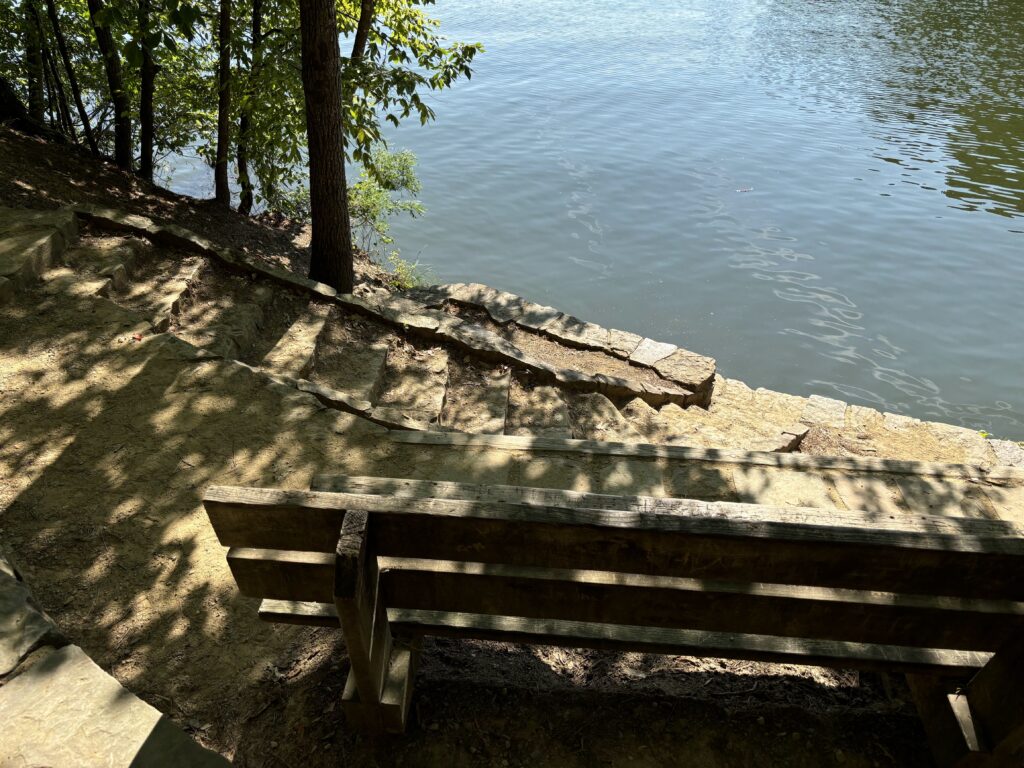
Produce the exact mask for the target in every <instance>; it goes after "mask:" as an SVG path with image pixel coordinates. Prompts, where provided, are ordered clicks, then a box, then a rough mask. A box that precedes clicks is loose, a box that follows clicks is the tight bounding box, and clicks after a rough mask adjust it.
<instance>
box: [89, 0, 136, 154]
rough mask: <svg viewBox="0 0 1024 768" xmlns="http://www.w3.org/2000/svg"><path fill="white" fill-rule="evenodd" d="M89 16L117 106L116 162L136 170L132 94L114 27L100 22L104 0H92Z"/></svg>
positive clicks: (115, 120) (114, 102)
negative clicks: (123, 74)
mask: <svg viewBox="0 0 1024 768" xmlns="http://www.w3.org/2000/svg"><path fill="white" fill-rule="evenodd" d="M88 3H89V19H90V20H91V21H92V28H93V31H94V32H95V33H96V45H97V46H98V47H99V50H100V56H102V57H103V69H104V71H105V72H106V75H107V86H108V87H109V88H110V101H111V103H112V104H113V105H114V162H115V163H117V165H119V166H120V167H121V168H124V169H125V170H129V171H130V170H131V169H132V121H131V114H130V112H129V107H128V95H127V94H126V93H125V90H124V81H123V80H122V78H121V56H120V55H119V54H118V52H117V47H116V45H115V43H114V38H113V35H111V34H110V27H108V26H107V25H106V24H100V23H99V22H98V18H99V15H100V14H101V13H102V11H103V2H102V0H88Z"/></svg>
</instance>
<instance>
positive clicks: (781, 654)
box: [388, 608, 991, 675]
mask: <svg viewBox="0 0 1024 768" xmlns="http://www.w3.org/2000/svg"><path fill="white" fill-rule="evenodd" d="M388 616H389V617H390V619H391V625H392V631H393V632H394V633H395V634H396V636H399V635H406V634H408V635H415V636H419V635H438V636H450V637H472V638H477V639H481V640H498V641H504V642H520V643H531V644H539V645H559V646H565V647H569V648H603V649H609V650H619V651H621V650H627V649H628V650H631V651H639V652H648V653H664V654H674V655H685V656H709V657H714V658H723V659H752V660H757V661H771V662H779V663H783V664H810V665H814V666H828V667H838V668H844V669H851V668H856V669H887V670H890V671H892V670H896V671H915V670H916V671H926V672H934V673H935V674H951V675H963V674H969V673H970V672H972V671H973V670H976V669H978V668H979V667H980V666H982V665H983V664H984V663H985V662H986V661H987V660H988V659H989V658H990V657H991V654H988V653H977V652H971V651H949V650H938V649H930V648H903V647H897V646H881V645H868V644H863V643H849V642H833V641H827V640H807V639H795V638H785V637H771V636H766V635H754V634H747V633H743V634H734V633H725V632H703V631H697V630H681V629H662V628H656V627H638V626H625V625H621V624H604V623H587V622H576V621H563V620H557V619H527V618H522V617H518V616H488V615H481V614H468V613H454V612H444V611H419V610H409V609H397V608H396V609H390V610H389V611H388Z"/></svg>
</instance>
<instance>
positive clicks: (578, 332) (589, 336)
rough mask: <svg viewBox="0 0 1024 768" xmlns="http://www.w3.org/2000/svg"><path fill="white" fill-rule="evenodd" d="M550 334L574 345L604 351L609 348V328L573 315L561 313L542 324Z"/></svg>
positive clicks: (545, 331)
mask: <svg viewBox="0 0 1024 768" xmlns="http://www.w3.org/2000/svg"><path fill="white" fill-rule="evenodd" d="M541 330H542V331H543V332H544V333H546V334H547V335H548V336H552V337H554V338H555V339H557V340H558V341H561V342H562V343H564V344H567V345H569V346H572V347H583V348H584V349H597V350H601V351H602V352H604V351H606V350H607V349H608V329H607V328H602V327H601V326H600V325H595V324H594V323H588V322H586V321H584V320H580V319H579V318H578V317H573V316H572V315H559V316H558V317H556V318H555V319H553V320H552V321H551V322H549V323H545V324H544V325H543V326H541Z"/></svg>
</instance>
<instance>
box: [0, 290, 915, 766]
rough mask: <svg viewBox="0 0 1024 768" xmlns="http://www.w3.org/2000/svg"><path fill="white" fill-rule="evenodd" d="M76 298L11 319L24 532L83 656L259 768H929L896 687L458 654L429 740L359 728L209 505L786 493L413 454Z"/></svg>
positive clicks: (8, 384) (753, 667)
mask: <svg viewBox="0 0 1024 768" xmlns="http://www.w3.org/2000/svg"><path fill="white" fill-rule="evenodd" d="M74 288H75V282H74V279H73V278H71V277H68V276H66V275H65V276H64V277H63V278H62V277H61V275H60V274H57V275H56V276H55V277H54V278H53V279H51V280H50V281H49V282H48V283H47V285H46V286H43V287H40V288H39V289H37V290H32V291H28V292H25V293H24V294H22V295H21V296H19V298H18V299H17V300H16V301H15V302H14V303H13V304H11V305H8V306H7V307H4V308H3V309H0V354H2V356H3V360H4V365H3V369H2V371H0V389H2V391H3V394H4V397H3V399H2V400H0V446H2V447H0V475H2V477H3V479H4V483H3V486H4V489H3V490H2V491H0V504H2V505H3V513H2V518H0V520H2V523H0V524H2V532H3V537H4V539H5V541H6V543H7V546H8V549H9V550H10V551H11V554H12V556H13V559H14V561H15V562H16V564H17V565H18V566H19V567H20V569H21V571H22V572H23V574H24V575H25V578H26V580H27V582H28V583H29V584H30V585H31V586H32V588H33V589H34V591H35V594H36V596H37V598H38V599H39V601H40V603H41V604H42V605H43V606H44V607H45V608H46V609H47V611H48V612H50V613H51V615H53V616H54V618H55V619H56V621H57V623H58V625H59V626H60V627H61V629H62V630H63V631H64V632H65V633H66V634H67V635H68V637H69V638H70V639H71V641H72V642H74V643H76V644H78V645H81V646H82V647H83V648H84V649H85V650H86V651H87V652H88V653H89V654H90V655H91V656H92V657H93V658H94V659H95V660H96V661H97V662H98V663H99V664H100V665H101V666H103V667H104V668H105V669H108V670H110V671H112V672H113V674H114V675H115V676H116V677H117V678H118V680H119V681H120V682H122V683H123V684H124V685H126V686H127V687H128V688H129V689H131V690H132V691H133V692H135V693H137V694H139V695H140V696H141V697H142V698H144V699H145V700H147V701H149V702H150V703H152V704H153V705H155V706H156V707H157V708H159V709H160V710H161V711H163V712H165V713H166V714H168V715H169V716H170V717H171V718H172V719H174V720H175V721H176V722H178V723H179V724H181V725H183V726H184V727H186V728H187V729H189V730H190V731H191V732H192V733H194V734H195V735H196V737H197V738H198V739H199V740H200V741H201V742H202V743H204V744H206V745H209V746H211V747H213V748H215V749H218V750H219V751H222V752H224V753H226V754H229V755H231V754H234V755H235V756H236V759H237V762H238V764H240V765H252V766H262V765H267V766H273V765H300V764H302V765H341V764H346V761H347V762H348V764H355V765H373V764H380V765H390V764H398V763H399V762H401V763H403V764H406V765H440V764H442V763H443V764H445V765H448V764H454V765H477V764H482V763H485V764H498V765H500V764H502V763H501V761H502V760H506V761H508V763H509V764H512V765H525V764H529V765H552V766H554V765H595V764H598V765H599V764H603V763H607V764H621V763H624V762H627V761H629V760H630V759H631V758H635V759H636V760H637V762H638V764H643V763H644V762H647V763H649V764H664V763H665V762H673V761H675V762H683V763H685V764H690V765H708V766H716V765H723V766H724V765H774V764H778V765H808V766H809V765H821V764H823V763H824V762H825V761H826V759H831V760H834V759H836V758H835V753H836V750H841V751H842V753H843V755H844V758H843V759H844V760H845V761H846V764H848V765H872V764H874V763H877V764H880V765H919V764H926V763H925V762H924V758H923V756H922V755H923V747H922V736H921V733H920V730H919V726H918V725H917V721H916V719H915V718H913V717H912V715H910V714H909V710H908V709H907V708H906V706H905V705H904V704H903V703H901V702H900V701H898V700H894V701H891V700H889V699H888V697H887V696H886V695H885V694H884V693H883V692H882V689H883V686H881V684H880V682H879V679H878V678H872V677H870V676H857V675H853V674H850V673H826V672H820V671H814V670H810V671H808V670H800V671H798V670H797V669H796V668H779V667H771V666H769V665H763V664H744V663H732V662H729V663H727V662H715V661H695V660H689V659H683V658H658V657H646V656H639V655H633V654H614V653H606V652H597V651H587V652H573V651H564V650H558V649H550V648H531V647H521V646H513V645H505V644H489V643H476V642H455V641H440V640H439V641H437V642H428V643H427V647H426V650H425V653H424V663H423V669H422V671H421V675H420V682H419V686H418V691H419V692H418V694H417V698H416V700H415V704H414V706H415V709H416V711H417V713H418V718H414V723H413V725H412V726H411V728H410V731H409V733H408V734H407V735H405V736H402V737H396V738H392V739H387V740H382V741H380V742H377V743H369V742H367V741H364V740H363V739H362V738H361V737H360V736H359V735H357V734H355V733H352V732H351V731H350V730H349V729H347V728H346V726H345V725H344V723H343V722H342V720H341V715H340V707H339V706H338V701H339V699H340V690H341V687H342V684H343V683H344V679H345V674H346V672H347V666H348V665H347V659H346V657H345V651H344V644H343V642H342V640H341V638H340V632H337V631H328V630H322V629H306V628H298V627H283V626H270V625H266V624H261V623H259V622H258V621H257V619H256V616H255V608H256V606H255V603H254V601H252V600H247V599H243V598H241V597H239V596H238V594H237V590H236V589H235V587H234V583H233V580H232V578H231V575H230V573H229V571H228V568H227V565H226V562H225V559H224V551H223V549H222V548H221V547H220V545H219V543H218V542H217V540H216V538H215V536H214V535H213V532H212V530H211V528H210V526H209V523H208V521H207V519H206V515H205V513H204V512H203V510H202V507H201V504H200V498H201V495H202V492H203V490H204V489H205V487H206V486H207V485H209V484H211V483H214V482H216V483H228V484H252V485H263V486H278V487H287V488H306V487H308V486H309V482H310V479H311V478H312V476H313V475H314V474H318V473H324V472H328V473H348V474H356V475H372V474H379V475H385V476H396V477H413V478H430V479H440V480H444V479H451V480H459V481H464V482H477V483H511V484H522V485H536V486H550V487H560V488H569V489H576V490H586V491H593V492H604V493H619V494H633V493H641V494H650V495H655V496H663V495H673V496H689V497H691V498H706V499H728V500H731V501H743V500H751V499H753V498H756V497H759V496H760V495H762V493H763V491H764V488H765V487H767V486H766V485H762V486H761V487H758V486H757V485H756V483H762V484H766V483H769V482H770V479H768V480H766V479H764V478H763V477H762V478H759V479H754V480H749V479H748V481H747V483H746V485H743V486H742V487H741V486H740V485H739V484H737V482H736V478H735V477H734V476H733V475H732V474H730V473H728V472H725V471H724V470H722V469H721V468H720V467H718V466H717V465H713V464H708V463H704V464H699V463H697V464H685V463H680V462H669V461H668V460H666V459H641V458H636V457H598V456H589V457H588V456H574V455H570V454H562V455H559V456H545V457H543V458H537V457H531V455H530V454H528V453H524V452H505V451H498V450H486V449H479V450H475V451H473V450H470V451H450V450H449V451H447V452H445V451H441V450H436V449H434V450H431V449H426V448H422V447H417V446H398V445H395V444H391V443H388V442H386V441H384V440H383V439H382V438H381V430H380V429H379V428H377V427H374V426H372V425H370V424H367V423H366V422H363V421H360V420H358V419H356V418H355V417H351V416H348V415H344V414H339V413H337V412H334V411H329V410H327V409H324V408H322V407H321V406H319V405H318V404H317V403H316V401H315V400H314V399H313V398H312V397H309V396H306V395H302V394H299V393H297V392H294V391H293V390H290V389H288V388H285V387H280V386H275V385H269V384H268V382H267V380H266V379H265V378H263V377H262V376H260V375H259V374H257V373H255V372H253V371H251V370H249V369H247V368H245V367H243V366H239V365H236V364H233V363H230V362H224V361H219V360H211V361H202V360H197V359H195V352H194V349H193V348H191V347H189V346H188V345H187V344H184V343H183V342H180V341H177V340H175V339H173V338H171V337H169V336H159V337H152V338H147V339H144V340H142V341H136V340H135V339H134V338H133V336H132V329H133V328H136V327H137V326H138V323H139V320H140V317H139V316H138V315H137V314H135V313H132V312H131V311H129V310H126V309H122V308H120V307H117V306H116V305H114V304H112V303H111V302H108V301H106V300H104V299H99V298H96V297H91V296H79V295H76V294H75V291H74ZM870 502H871V499H870V498H865V506H869V505H870ZM791 706H800V707H802V708H804V709H801V710H800V711H799V712H797V711H793V710H791V709H789V707H791ZM806 709H810V710H813V711H815V714H814V715H810V716H809V715H808V714H807V712H806ZM736 710H739V713H738V714H736V713H735V711H736ZM727 712H728V713H729V715H728V717H726V713H727ZM755 713H756V714H755ZM758 717H764V719H765V722H764V723H760V722H759V721H758V720H757V718H758ZM435 725H436V726H437V727H436V728H435V727H434V726H435ZM793 732H797V733H799V734H800V735H799V737H797V738H793V737H792V736H791V734H792V733H793Z"/></svg>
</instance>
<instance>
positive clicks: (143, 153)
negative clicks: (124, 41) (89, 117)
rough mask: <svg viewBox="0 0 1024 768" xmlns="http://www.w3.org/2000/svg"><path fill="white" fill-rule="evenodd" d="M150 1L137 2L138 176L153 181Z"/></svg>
mask: <svg viewBox="0 0 1024 768" xmlns="http://www.w3.org/2000/svg"><path fill="white" fill-rule="evenodd" d="M149 4H150V0H139V41H140V42H141V43H142V46H141V47H142V66H141V67H140V68H139V175H140V176H142V178H144V179H145V180H146V181H152V180H153V93H154V91H155V89H156V64H155V63H154V61H153V52H152V51H151V50H150V49H149V45H148V43H147V41H146V38H147V37H148V36H149Z"/></svg>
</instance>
